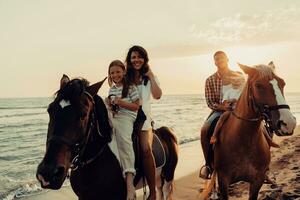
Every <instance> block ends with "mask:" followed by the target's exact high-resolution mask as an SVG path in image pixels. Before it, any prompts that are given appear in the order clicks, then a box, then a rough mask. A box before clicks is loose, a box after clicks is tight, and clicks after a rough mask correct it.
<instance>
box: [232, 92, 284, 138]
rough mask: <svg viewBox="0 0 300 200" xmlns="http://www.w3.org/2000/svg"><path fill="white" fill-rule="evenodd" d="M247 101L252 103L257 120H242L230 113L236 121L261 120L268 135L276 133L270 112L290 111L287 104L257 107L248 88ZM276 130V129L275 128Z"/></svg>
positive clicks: (251, 119)
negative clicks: (256, 113) (255, 110)
mask: <svg viewBox="0 0 300 200" xmlns="http://www.w3.org/2000/svg"><path fill="white" fill-rule="evenodd" d="M248 90H249V99H250V101H251V102H252V104H253V106H254V108H256V109H257V110H258V113H259V114H258V115H259V117H257V118H244V117H241V116H239V115H237V114H236V113H235V112H234V111H231V113H232V114H233V116H235V117H236V118H237V119H240V120H243V121H248V122H259V121H261V120H263V121H264V122H265V127H266V129H267V131H268V132H269V133H273V132H276V131H275V130H276V129H275V127H274V126H273V124H272V120H271V118H270V112H271V111H273V110H280V109H290V106H289V105H287V104H280V105H276V106H269V105H267V104H263V105H259V104H258V103H257V101H256V100H255V98H254V96H253V94H252V89H251V87H249V89H248ZM277 128H278V127H277Z"/></svg>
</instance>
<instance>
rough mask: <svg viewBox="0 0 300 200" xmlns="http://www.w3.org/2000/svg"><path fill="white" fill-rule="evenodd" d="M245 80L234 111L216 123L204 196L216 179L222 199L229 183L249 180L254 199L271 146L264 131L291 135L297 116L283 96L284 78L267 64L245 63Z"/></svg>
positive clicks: (202, 195)
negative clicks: (210, 164) (208, 182)
mask: <svg viewBox="0 0 300 200" xmlns="http://www.w3.org/2000/svg"><path fill="white" fill-rule="evenodd" d="M240 67H241V69H242V70H243V71H244V72H245V73H246V74H247V75H248V80H247V84H246V86H245V88H244V90H243V92H242V94H241V96H240V98H239V100H238V102H237V104H236V108H235V110H234V111H228V112H226V113H224V114H223V115H222V116H221V118H220V120H219V121H218V123H217V126H216V129H215V133H217V135H218V138H217V142H216V144H215V148H214V163H213V166H214V172H213V175H212V178H211V182H210V184H209V186H208V187H207V189H206V190H205V191H204V192H203V193H202V194H201V197H202V198H204V199H206V198H207V196H208V194H209V192H210V190H211V189H212V188H213V185H214V184H215V181H216V178H217V180H218V184H219V189H220V195H221V199H228V186H229V185H230V184H231V183H235V182H238V181H246V182H249V183H250V191H249V199H251V200H253V199H257V197H258V192H259V190H260V188H261V186H262V184H263V183H264V180H265V177H266V171H267V169H268V166H269V163H270V147H269V145H268V143H267V140H266V138H265V136H264V134H263V131H265V130H268V131H269V132H275V134H276V135H279V136H284V135H292V134H293V130H294V128H295V126H296V119H295V118H294V117H293V115H292V114H291V112H290V110H289V106H288V105H287V104H286V102H285V99H284V93H283V88H284V85H285V83H284V80H283V79H281V78H280V77H278V76H277V75H276V74H275V73H274V69H275V66H274V64H273V62H271V63H270V64H269V65H258V66H255V67H248V66H245V65H241V64H240Z"/></svg>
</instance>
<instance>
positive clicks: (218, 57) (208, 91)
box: [199, 51, 279, 179]
mask: <svg viewBox="0 0 300 200" xmlns="http://www.w3.org/2000/svg"><path fill="white" fill-rule="evenodd" d="M214 61H215V65H216V66H217V72H215V73H214V74H213V75H211V76H210V77H208V78H207V80H206V82H205V98H206V103H207V105H208V107H209V108H211V109H212V112H211V114H210V115H209V117H208V118H207V120H206V121H205V122H204V124H203V126H202V128H201V145H202V150H203V153H204V158H205V165H204V166H203V167H202V168H201V169H200V174H199V176H200V177H201V178H204V179H209V178H210V174H211V172H212V166H211V161H212V159H213V150H212V145H210V143H214V142H215V140H216V138H212V139H211V136H212V134H213V132H214V128H215V126H216V124H217V122H218V119H219V118H220V116H221V114H222V113H223V112H225V111H231V110H233V109H234V107H235V103H236V102H237V99H238V98H239V96H240V94H241V92H242V88H243V86H244V83H245V79H244V76H243V74H242V73H241V72H235V71H232V70H230V69H229V66H228V57H227V55H226V53H225V52H223V51H217V52H216V53H215V54H214ZM228 86H229V87H228ZM264 135H265V137H266V140H267V142H268V144H269V146H270V147H276V148H278V147H279V146H278V144H276V143H274V142H273V141H272V136H270V135H269V134H268V132H267V131H266V130H265V131H264ZM267 179H268V178H267Z"/></svg>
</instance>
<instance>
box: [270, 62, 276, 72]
mask: <svg viewBox="0 0 300 200" xmlns="http://www.w3.org/2000/svg"><path fill="white" fill-rule="evenodd" d="M268 65H269V67H271V68H272V70H273V71H274V70H275V65H274V63H273V61H271V62H270V63H269V64H268Z"/></svg>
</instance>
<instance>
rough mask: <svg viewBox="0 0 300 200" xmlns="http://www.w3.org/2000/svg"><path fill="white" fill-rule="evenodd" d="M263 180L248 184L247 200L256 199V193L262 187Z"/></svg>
mask: <svg viewBox="0 0 300 200" xmlns="http://www.w3.org/2000/svg"><path fill="white" fill-rule="evenodd" d="M263 182H264V180H258V181H256V182H254V183H251V184H250V192H249V200H256V199H257V197H258V192H259V190H260V188H261V186H262V185H263Z"/></svg>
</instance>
